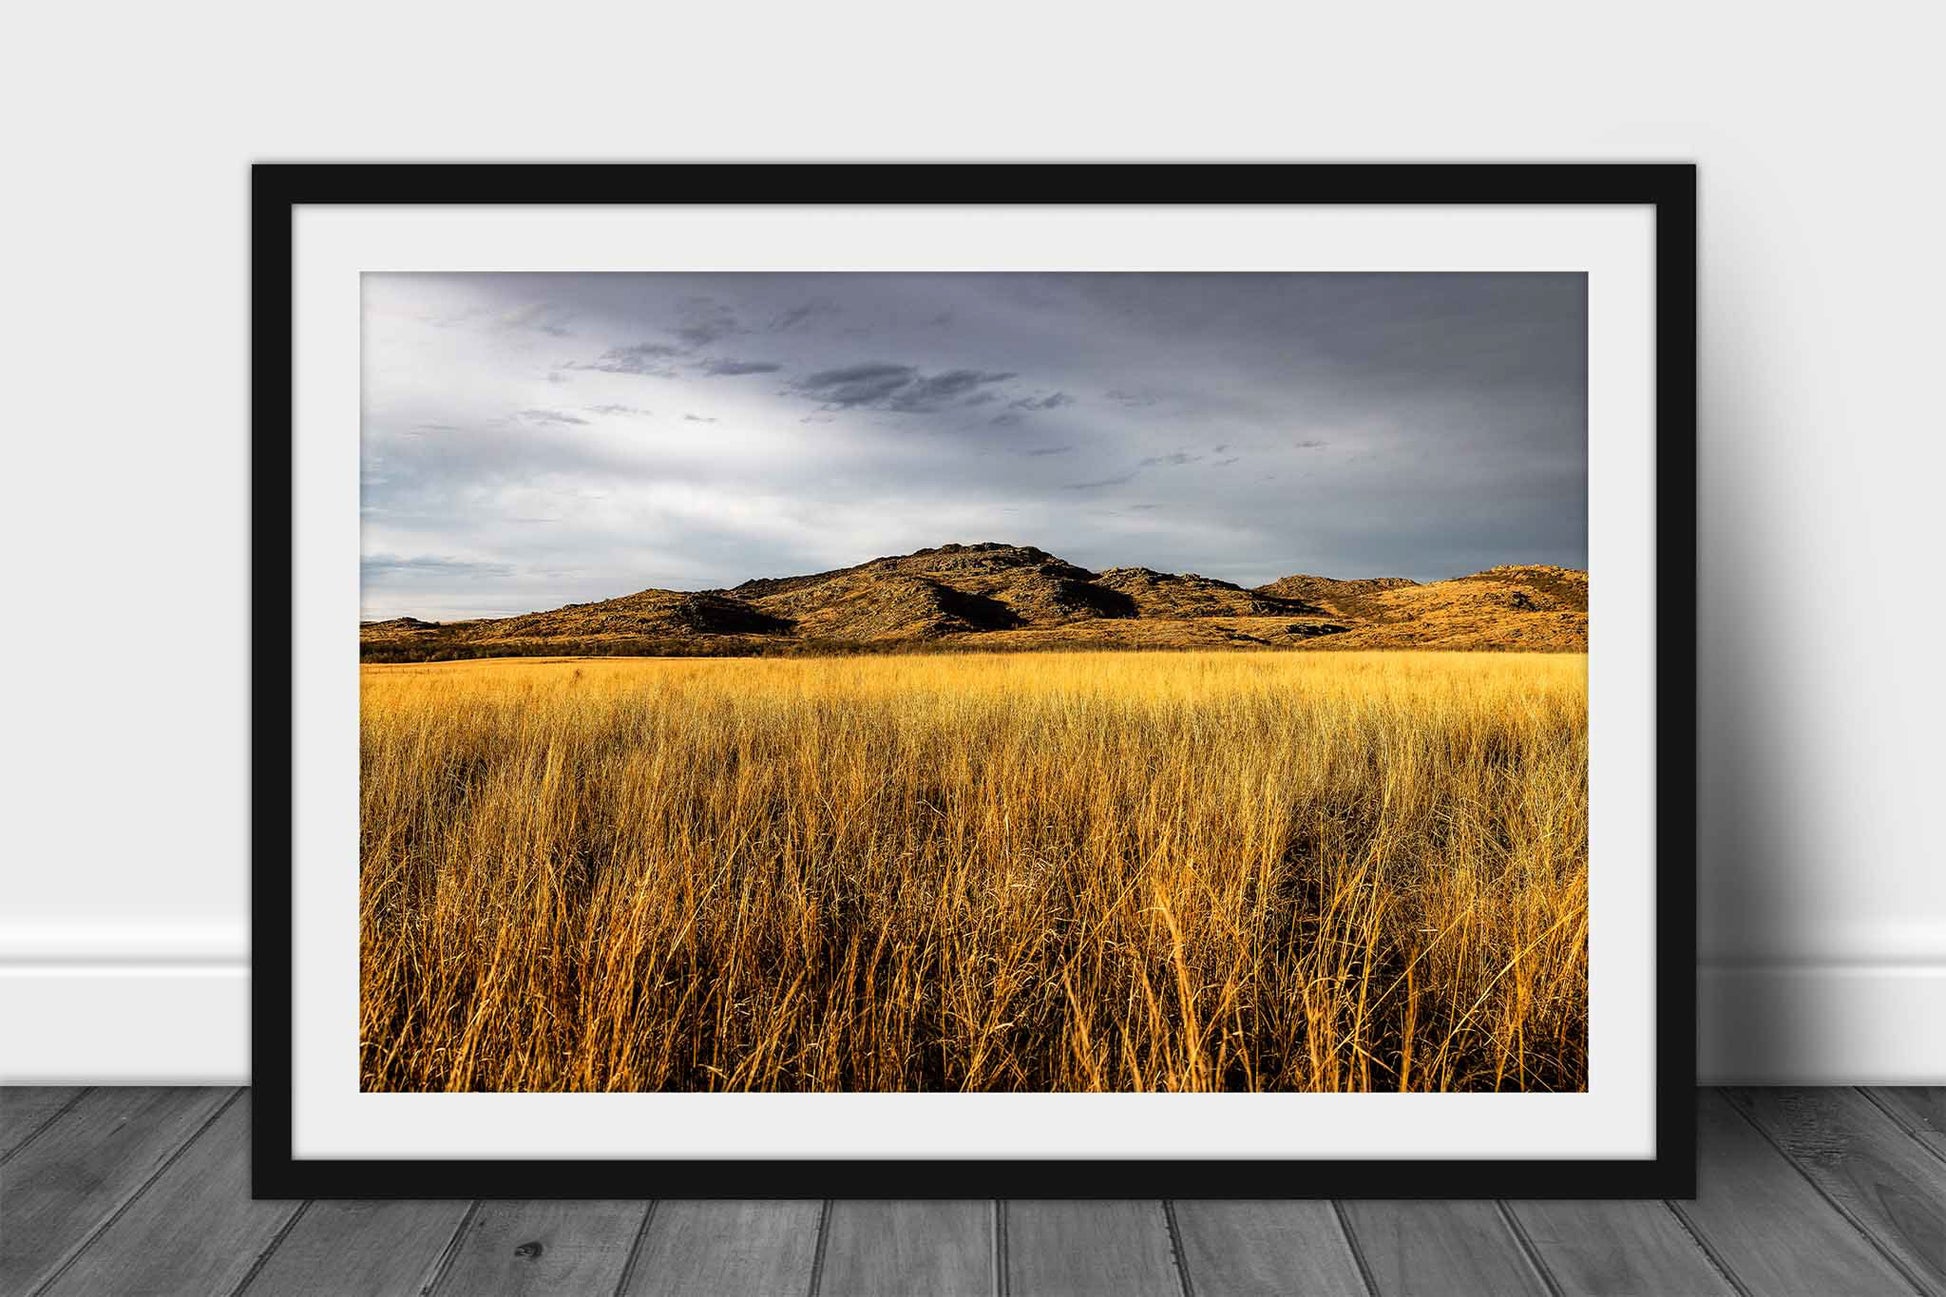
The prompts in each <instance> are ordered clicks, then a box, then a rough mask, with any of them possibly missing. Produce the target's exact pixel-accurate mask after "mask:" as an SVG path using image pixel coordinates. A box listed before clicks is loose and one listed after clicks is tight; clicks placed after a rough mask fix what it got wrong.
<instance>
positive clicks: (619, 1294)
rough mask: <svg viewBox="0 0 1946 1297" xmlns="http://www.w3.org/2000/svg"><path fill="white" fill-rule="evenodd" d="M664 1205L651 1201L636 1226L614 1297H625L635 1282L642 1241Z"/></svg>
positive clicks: (654, 1200) (652, 1199)
mask: <svg viewBox="0 0 1946 1297" xmlns="http://www.w3.org/2000/svg"><path fill="white" fill-rule="evenodd" d="M661 1205H662V1200H661V1199H660V1198H651V1199H649V1209H648V1210H647V1211H645V1212H643V1213H642V1219H641V1220H640V1221H639V1222H638V1223H637V1224H636V1226H635V1238H634V1240H633V1241H632V1242H631V1243H630V1244H629V1245H628V1255H627V1256H626V1257H624V1258H622V1273H621V1274H620V1275H619V1276H618V1277H617V1278H616V1280H615V1291H614V1293H613V1294H612V1297H624V1295H625V1294H626V1293H627V1292H628V1286H629V1284H630V1283H632V1282H634V1280H635V1267H636V1266H637V1265H639V1264H640V1262H641V1256H642V1240H643V1239H645V1238H647V1237H648V1236H649V1222H650V1221H653V1220H654V1219H655V1209H656V1208H657V1207H660V1206H661Z"/></svg>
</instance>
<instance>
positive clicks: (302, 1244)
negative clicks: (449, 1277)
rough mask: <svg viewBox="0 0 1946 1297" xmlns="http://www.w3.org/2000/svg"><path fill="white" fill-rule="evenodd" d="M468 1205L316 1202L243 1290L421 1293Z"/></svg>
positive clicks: (276, 1294) (314, 1295) (292, 1294)
mask: <svg viewBox="0 0 1946 1297" xmlns="http://www.w3.org/2000/svg"><path fill="white" fill-rule="evenodd" d="M469 1205H470V1204H468V1203H466V1202H464V1201H459V1202H445V1201H425V1200H406V1199H398V1200H391V1201H376V1202H349V1201H347V1202H313V1203H309V1204H307V1205H306V1206H305V1208H304V1213H303V1214H302V1215H301V1216H299V1217H298V1218H297V1223H296V1224H295V1225H293V1226H291V1229H290V1232H289V1233H288V1234H286V1235H284V1238H283V1241H282V1242H280V1243H279V1244H278V1245H277V1247H276V1248H275V1250H273V1251H272V1252H271V1254H270V1259H269V1260H267V1261H265V1262H264V1264H263V1268H262V1269H260V1270H258V1271H257V1273H256V1275H255V1276H254V1277H253V1278H252V1279H251V1280H250V1283H249V1284H248V1286H246V1287H245V1288H244V1289H243V1291H244V1292H245V1293H250V1294H255V1295H261V1297H344V1294H348V1293H359V1294H361V1297H418V1295H419V1293H420V1291H421V1290H422V1289H424V1288H425V1287H426V1285H427V1284H429V1283H430V1282H431V1281H432V1279H433V1276H434V1274H435V1273H436V1272H437V1270H438V1268H439V1263H440V1261H441V1259H442V1258H444V1257H445V1255H446V1253H447V1249H448V1248H449V1247H450V1246H451V1245H452V1242H453V1236H454V1233H455V1232H456V1231H457V1230H458V1229H459V1227H460V1223H461V1222H462V1221H463V1220H464V1219H465V1218H466V1212H467V1208H468V1206H469Z"/></svg>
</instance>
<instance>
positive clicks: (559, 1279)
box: [433, 1202, 649, 1297]
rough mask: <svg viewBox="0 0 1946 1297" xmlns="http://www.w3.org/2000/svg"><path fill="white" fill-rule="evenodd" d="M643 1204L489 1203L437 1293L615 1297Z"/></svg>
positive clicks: (644, 1212)
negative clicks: (616, 1287) (613, 1296)
mask: <svg viewBox="0 0 1946 1297" xmlns="http://www.w3.org/2000/svg"><path fill="white" fill-rule="evenodd" d="M648 1213H649V1204H648V1203H646V1202H484V1203H481V1204H480V1206H479V1209H478V1210H477V1211H475V1212H474V1213H473V1219H472V1220H470V1221H468V1222H467V1226H466V1230H465V1232H464V1233H463V1234H461V1236H460V1239H459V1242H458V1244H457V1245H456V1246H455V1248H454V1250H453V1256H452V1260H451V1261H450V1262H449V1263H448V1264H447V1266H446V1270H445V1273H444V1274H443V1275H442V1276H441V1277H440V1280H439V1284H438V1286H437V1287H436V1288H434V1290H433V1291H434V1293H435V1294H439V1295H440V1297H445V1295H446V1294H451V1295H452V1297H473V1295H474V1294H478V1293H494V1294H497V1297H528V1295H529V1294H541V1293H546V1294H550V1295H551V1297H612V1294H613V1293H614V1291H615V1286H616V1285H617V1284H618V1283H620V1282H621V1278H622V1271H623V1270H624V1269H625V1268H626V1267H627V1264H628V1257H629V1253H630V1252H631V1251H632V1250H633V1249H634V1247H635V1239H636V1236H637V1235H638V1234H639V1233H640V1232H641V1228H642V1222H643V1220H644V1219H645V1218H646V1217H647V1216H648Z"/></svg>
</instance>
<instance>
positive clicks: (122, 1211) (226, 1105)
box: [33, 1089, 243, 1294]
mask: <svg viewBox="0 0 1946 1297" xmlns="http://www.w3.org/2000/svg"><path fill="white" fill-rule="evenodd" d="M76 1097H77V1098H78V1097H79V1096H76ZM242 1097H243V1091H242V1090H241V1089H236V1090H232V1091H230V1097H229V1098H227V1099H225V1100H224V1101H223V1102H221V1103H219V1104H217V1105H216V1111H214V1112H212V1113H210V1115H209V1116H208V1117H206V1118H204V1119H203V1121H202V1122H201V1123H200V1124H198V1125H197V1127H196V1129H194V1130H192V1131H190V1132H189V1135H188V1137H187V1138H186V1139H184V1140H183V1141H182V1143H180V1144H178V1145H176V1146H175V1147H174V1148H173V1149H171V1150H169V1156H167V1157H165V1158H163V1159H162V1161H161V1162H160V1163H159V1164H157V1166H156V1168H155V1170H153V1171H151V1172H149V1174H148V1176H147V1177H146V1178H145V1179H144V1180H143V1181H142V1183H141V1184H138V1185H136V1186H135V1191H134V1192H133V1193H131V1194H129V1195H128V1197H126V1198H124V1199H122V1200H121V1201H120V1202H118V1203H116V1204H115V1206H114V1207H112V1208H110V1209H109V1211H108V1213H107V1214H106V1215H105V1216H103V1217H102V1218H101V1219H100V1220H99V1221H97V1222H95V1226H94V1228H93V1229H90V1230H89V1231H88V1232H87V1234H86V1235H84V1236H83V1237H82V1239H81V1241H80V1242H79V1243H77V1244H75V1245H74V1247H72V1248H70V1249H69V1250H68V1254H67V1255H66V1256H64V1257H62V1258H61V1260H60V1262H59V1264H57V1265H56V1266H55V1267H54V1268H53V1269H52V1270H49V1271H48V1272H47V1273H46V1274H45V1275H43V1276H42V1278H41V1281H40V1282H39V1283H37V1284H35V1285H34V1288H33V1291H34V1292H35V1293H37V1294H38V1293H43V1292H46V1291H47V1290H48V1289H49V1288H50V1287H52V1286H53V1284H54V1281H55V1280H57V1279H59V1278H60V1277H61V1276H62V1274H64V1273H65V1272H66V1271H67V1269H68V1267H69V1266H72V1265H73V1264H74V1263H75V1262H76V1261H78V1260H80V1259H81V1254H82V1253H83V1252H86V1251H87V1250H88V1249H89V1248H91V1247H93V1246H94V1245H95V1240H96V1239H98V1238H100V1237H101V1236H102V1235H103V1234H106V1233H107V1232H108V1230H109V1227H110V1226H112V1225H113V1224H114V1223H115V1222H116V1221H118V1220H120V1219H121V1218H122V1217H123V1216H124V1215H126V1214H127V1213H128V1209H129V1208H130V1207H133V1206H134V1205H135V1203H136V1201H137V1200H138V1199H140V1198H141V1196H142V1195H143V1194H145V1193H147V1192H148V1191H149V1186H151V1185H153V1184H154V1183H155V1182H156V1181H157V1180H160V1179H161V1178H162V1176H163V1173H164V1172H166V1171H168V1169H169V1168H170V1167H172V1166H174V1165H175V1164H176V1160H177V1159H178V1158H180V1157H181V1156H182V1155H183V1154H184V1153H186V1152H188V1151H189V1146H190V1145H191V1144H194V1143H195V1142H196V1141H197V1140H199V1139H201V1138H202V1136H203V1132H204V1131H206V1130H208V1129H209V1128H210V1127H211V1126H214V1125H215V1124H216V1119H217V1118H218V1117H221V1116H222V1115H223V1114H224V1113H226V1112H228V1111H229V1110H230V1105H231V1104H233V1103H235V1102H236V1101H237V1100H238V1099H241V1098H242Z"/></svg>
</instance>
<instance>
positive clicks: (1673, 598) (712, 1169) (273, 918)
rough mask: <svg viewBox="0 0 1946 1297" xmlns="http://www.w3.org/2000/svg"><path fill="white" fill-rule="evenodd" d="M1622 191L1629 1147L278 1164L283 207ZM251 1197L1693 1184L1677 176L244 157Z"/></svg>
mask: <svg viewBox="0 0 1946 1297" xmlns="http://www.w3.org/2000/svg"><path fill="white" fill-rule="evenodd" d="M536 194H545V195H547V198H546V200H545V201H546V202H547V203H548V204H565V203H572V204H657V203H667V202H674V201H681V202H685V203H698V202H702V203H750V204H767V203H793V204H806V203H811V204H816V203H846V204H860V203H873V204H925V203H951V204H968V205H977V204H996V203H1008V204H1037V203H1061V204H1127V203H1141V204H1148V205H1156V204H1163V205H1166V204H1177V203H1190V202H1193V203H1197V204H1205V205H1207V204H1218V205H1225V204H1326V205H1341V204H1509V205H1518V204H1530V205H1583V204H1597V205H1602V204H1606V205H1616V204H1620V205H1630V206H1646V207H1651V208H1653V210H1654V220H1655V252H1654V258H1655V267H1654V294H1655V329H1656V336H1655V342H1654V359H1655V384H1656V391H1655V401H1654V410H1655V426H1656V433H1655V436H1656V444H1655V490H1656V523H1655V545H1656V556H1655V578H1656V593H1655V616H1656V632H1655V668H1654V669H1655V679H1656V698H1655V703H1654V709H1655V720H1656V736H1657V737H1656V754H1655V755H1656V772H1655V781H1654V786H1655V796H1656V810H1655V814H1656V817H1657V818H1656V832H1655V849H1656V888H1655V925H1656V955H1655V967H1656V972H1655V978H1656V991H1655V1022H1656V1033H1655V1034H1656V1040H1655V1050H1656V1065H1655V1075H1656V1084H1655V1091H1656V1093H1655V1155H1654V1157H1653V1158H1648V1159H1642V1160H1600V1161H1592V1160H1589V1161H1570V1160H1561V1161H1551V1160H1524V1159H1523V1160H1448V1159H1429V1160H1384V1161H1345V1160H1289V1161H1240V1160H1229V1159H1223V1160H1144V1161H1129V1160H1104V1161H1072V1160H1024V1161H958V1160H954V1161H907V1160H839V1161H809V1160H738V1161H715V1160H665V1161H581V1160H460V1161H411V1160H383V1161H379V1160H314V1159H304V1160H299V1159H296V1158H294V1156H293V1149H292V1129H293V1107H292V1105H293V1099H294V1095H293V1090H292V1046H293V1031H294V1022H293V1017H292V1003H291V994H292V963H291V958H292V945H293V942H292V931H293V927H292V925H293V924H294V922H295V921H296V916H295V915H294V914H293V911H292V873H291V871H292V860H293V857H292V832H293V818H292V796H293V783H292V781H293V777H294V771H295V764H294V755H293V754H294V748H293V744H294V742H295V740H296V738H297V735H296V734H295V733H294V728H293V722H292V707H293V641H292V614H293V606H294V605H293V599H294V594H295V591H294V584H293V573H292V562H293V554H294V548H293V536H292V523H293V499H294V489H295V483H294V481H293V476H292V470H293V456H292V437H293V417H292V392H293V384H292V345H293V341H294V337H293V325H292V308H293V282H292V270H293V247H292V236H293V220H292V218H293V213H294V209H295V208H296V207H298V206H299V205H309V204H405V203H411V204H481V203H492V204H503V205H504V204H522V203H532V202H535V201H536V200H535V199H534V198H533V197H532V196H533V195H536ZM251 204H252V208H251V239H252V245H251V271H252V290H251V308H252V333H251V369H252V393H251V415H252V424H253V432H252V437H253V462H252V526H251V547H252V574H251V598H252V611H251V626H252V631H251V652H252V682H251V706H252V721H251V733H252V816H253V819H252V829H251V850H252V861H253V874H252V879H253V883H252V898H251V917H252V924H253V943H252V944H253V953H252V960H251V963H252V968H251V972H252V995H251V1001H252V1002H251V1029H252V1073H253V1081H254V1089H255V1104H254V1108H253V1119H252V1123H253V1124H252V1140H253V1150H252V1174H253V1180H252V1187H253V1193H254V1195H255V1196H256V1197H258V1198H296V1197H321V1198H361V1197H362V1198H410V1197H427V1198H444V1197H464V1198H481V1197H518V1198H539V1197H557V1198H646V1197H665V1196H676V1197H750V1198H758V1197H817V1198H844V1197H874V1198H884V1197H912V1198H941V1197H953V1198H964V1197H1006V1196H1019V1195H1030V1196H1033V1197H1076V1198H1109V1197H1115V1198H1121V1197H1136V1196H1141V1197H1154V1196H1168V1197H1183V1198H1198V1197H1207V1198H1292V1197H1340V1198H1383V1197H1422V1198H1443V1197H1469V1198H1487V1197H1492V1198H1500V1197H1556V1198H1645V1197H1656V1198H1684V1197H1690V1196H1693V1193H1694V1184H1695V1105H1694V1101H1693V1089H1694V1084H1695V1060H1696V1047H1695V986H1696V980H1695V948H1696V939H1695V913H1696V911H1695V827H1696V756H1695V734H1696V649H1695V644H1696V609H1695V596H1696V580H1695V564H1696V468H1695V461H1696V415H1695V411H1696V324H1695V303H1696V169H1695V167H1694V166H1693V165H1691V164H1684V163H1628V164H1552V163H1549V164H1470V163H1467V164H1459V163H1455V164H1376V163H1375V164H1328V165H1309V164H1227V163H1225V164H1167V165H1135V164H1100V165H1069V164H1060V165H1055V164H977V165H933V164H911V165H908V164H885V165H881V164H845V165H824V164H816V165H813V164H804V165H732V164H724V165H694V164H682V165H632V164H612V165H610V164H590V165H583V164H564V165H547V164H531V165H530V164H521V165H491V164H453V165H421V164H370V165H367V164H356V165H333V164H308V163H306V164H283V163H277V164H259V165H257V166H255V167H254V168H253V169H252V176H251Z"/></svg>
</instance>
